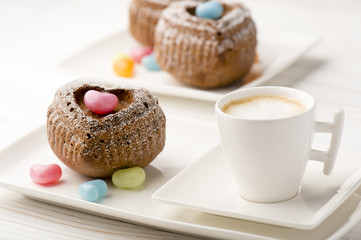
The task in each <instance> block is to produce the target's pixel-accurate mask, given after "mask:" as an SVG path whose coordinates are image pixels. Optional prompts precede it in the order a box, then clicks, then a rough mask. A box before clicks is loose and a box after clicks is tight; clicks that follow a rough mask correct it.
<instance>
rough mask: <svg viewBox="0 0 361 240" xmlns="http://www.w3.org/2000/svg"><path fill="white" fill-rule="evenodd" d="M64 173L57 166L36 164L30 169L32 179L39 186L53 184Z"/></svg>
mask: <svg viewBox="0 0 361 240" xmlns="http://www.w3.org/2000/svg"><path fill="white" fill-rule="evenodd" d="M61 175H62V171H61V168H60V166H59V165H57V164H45V165H42V164H34V165H33V166H31V168H30V177H31V179H32V180H33V181H34V182H35V183H38V184H42V185H45V184H51V183H54V182H56V181H58V180H59V178H60V177H61Z"/></svg>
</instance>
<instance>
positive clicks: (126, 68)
mask: <svg viewBox="0 0 361 240" xmlns="http://www.w3.org/2000/svg"><path fill="white" fill-rule="evenodd" d="M113 70H114V72H115V73H116V74H117V75H118V76H120V77H132V76H133V70H134V61H133V59H132V58H131V57H129V56H128V55H126V54H123V53H119V54H118V55H117V56H116V58H115V60H114V61H113Z"/></svg>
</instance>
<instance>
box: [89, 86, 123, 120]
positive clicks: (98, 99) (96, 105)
mask: <svg viewBox="0 0 361 240" xmlns="http://www.w3.org/2000/svg"><path fill="white" fill-rule="evenodd" d="M84 103H85V105H86V106H87V107H88V108H89V109H90V111H92V112H93V113H96V114H106V113H109V112H111V111H113V110H114V108H115V107H116V106H117V104H118V97H117V96H116V95H114V94H112V93H108V92H99V91H96V90H89V91H87V92H86V93H85V95H84Z"/></svg>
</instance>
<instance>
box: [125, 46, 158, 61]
mask: <svg viewBox="0 0 361 240" xmlns="http://www.w3.org/2000/svg"><path fill="white" fill-rule="evenodd" d="M152 52H153V48H151V47H137V48H133V49H132V50H131V51H130V56H131V57H132V59H133V60H134V61H135V62H137V63H141V62H142V58H143V57H145V56H147V55H149V54H151V53H152Z"/></svg>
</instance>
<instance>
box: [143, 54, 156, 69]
mask: <svg viewBox="0 0 361 240" xmlns="http://www.w3.org/2000/svg"><path fill="white" fill-rule="evenodd" d="M142 65H143V66H144V67H145V68H146V69H147V70H149V71H158V70H160V67H159V65H158V63H157V60H155V56H154V54H150V55H147V56H144V57H143V58H142Z"/></svg>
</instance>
